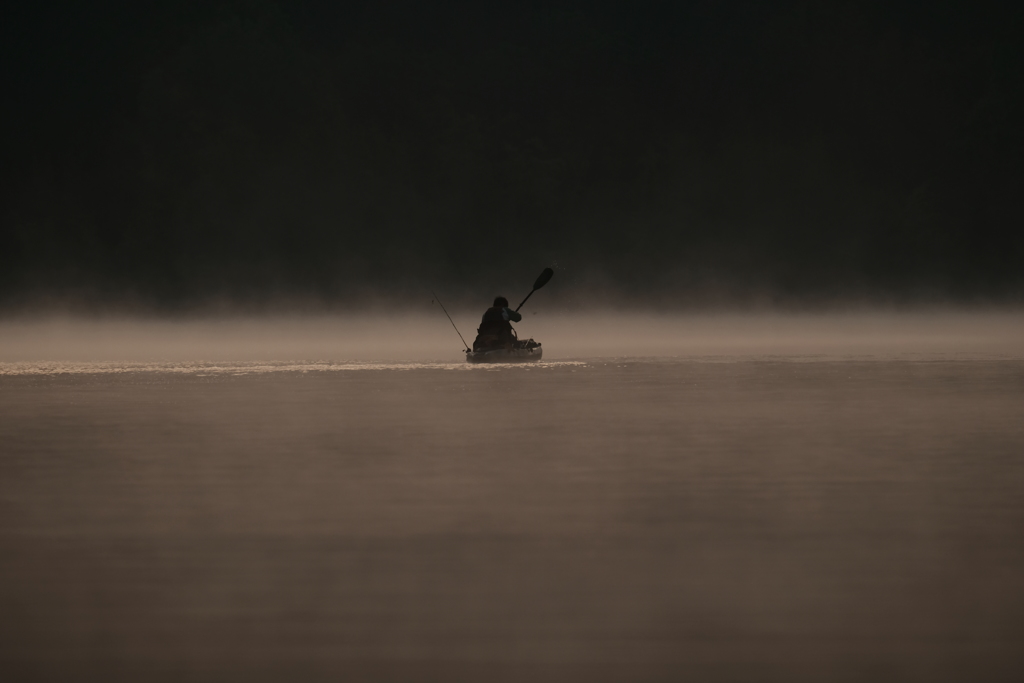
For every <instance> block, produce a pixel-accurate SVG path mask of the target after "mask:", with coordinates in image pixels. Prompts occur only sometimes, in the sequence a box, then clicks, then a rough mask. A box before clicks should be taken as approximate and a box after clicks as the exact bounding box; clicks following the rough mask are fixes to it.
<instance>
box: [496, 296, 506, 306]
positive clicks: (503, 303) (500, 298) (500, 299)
mask: <svg viewBox="0 0 1024 683" xmlns="http://www.w3.org/2000/svg"><path fill="white" fill-rule="evenodd" d="M494 305H495V306H496V307H498V308H508V299H506V298H505V297H503V296H498V297H495V298H494Z"/></svg>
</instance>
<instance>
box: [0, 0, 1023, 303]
mask: <svg viewBox="0 0 1024 683" xmlns="http://www.w3.org/2000/svg"><path fill="white" fill-rule="evenodd" d="M1021 8H1022V6H1021V5H1020V4H1018V3H1005V2H996V3H985V2H942V1H940V0H931V1H927V2H896V1H882V2H829V3H820V2H770V3H767V2H757V1H751V2H716V1H706V2H679V1H675V2H650V3H627V2H552V1H548V2H523V1H519V0H517V1H515V2H512V1H508V2H485V3H481V2H466V3H449V2H437V3H427V2H362V3H358V2H345V3H338V2H326V1H325V2H314V1H312V0H304V1H295V0H292V1H289V2H283V1H282V2H278V3H275V2H271V1H270V0H249V1H245V2H242V1H237V2H227V1H222V0H216V1H211V0H203V1H189V0H175V1H173V2H170V1H163V0H161V1H153V2H146V3H138V2H123V3H110V2H89V3H67V4H66V6H64V5H55V4H46V3H24V6H23V7H21V8H17V7H8V8H7V9H5V20H4V22H3V28H2V29H0V30H2V32H3V36H2V38H3V46H2V47H0V50H3V53H4V54H3V63H4V65H5V72H6V73H5V79H6V83H5V85H4V91H5V100H6V101H7V103H8V104H7V105H5V110H6V112H5V117H6V118H7V123H6V124H5V126H4V131H3V188H2V201H3V204H2V207H0V210H2V217H0V218H2V225H0V230H2V233H0V239H2V246H0V267H2V270H0V297H2V299H3V300H4V301H5V302H7V304H8V305H17V303H18V302H25V301H29V300H34V299H32V298H31V297H33V296H36V295H38V294H45V295H49V296H64V295H70V294H74V295H76V296H81V297H84V298H86V299H90V298H91V299H94V300H108V299H109V300H122V299H124V300H128V299H136V300H138V301H143V302H147V303H149V304H153V305H157V306H170V307H174V306H183V305H184V306H188V305H192V304H194V303H196V302H199V301H202V300H204V299H206V298H208V297H226V298H228V299H230V300H236V301H240V302H241V301H246V302H253V301H261V300H264V299H266V298H268V297H273V296H276V295H279V294H285V295H310V296H314V297H319V298H321V299H322V300H325V301H338V302H351V301H353V300H357V299H358V298H359V297H361V296H363V295H364V294H366V293H367V292H371V291H384V292H389V293H401V292H405V291H415V290H416V288H417V287H420V286H424V285H427V284H429V285H433V286H442V287H447V288H448V289H449V291H451V290H452V289H454V288H456V287H457V288H458V289H459V291H466V292H468V291H473V290H474V288H475V289H483V290H486V292H485V293H488V294H489V293H490V291H491V289H493V288H494V287H496V286H498V285H502V284H505V283H510V282H523V283H524V284H525V283H528V282H529V281H530V280H531V279H532V278H533V277H534V276H535V275H536V272H539V270H540V268H541V267H543V266H545V265H550V264H557V267H558V268H560V270H561V271H562V272H563V273H564V274H566V277H567V278H568V279H569V281H572V278H575V282H577V284H581V285H582V284H584V283H590V284H595V283H599V282H601V283H604V284H606V285H608V286H610V287H614V288H616V289H618V290H620V291H622V292H625V293H627V294H631V295H635V296H638V297H650V300H651V301H655V300H659V301H660V300H663V299H664V298H666V297H668V298H678V299H679V300H681V301H687V302H697V301H700V300H701V298H702V297H705V296H712V295H713V294H715V293H717V294H718V295H720V294H721V293H722V292H728V293H731V294H734V295H736V296H738V297H741V298H742V297H743V296H747V295H749V294H750V293H752V292H771V293H772V294H773V295H777V296H780V297H794V298H797V299H799V298H801V297H832V296H843V295H858V296H860V295H867V296H895V297H903V296H911V297H912V296H917V295H918V294H920V293H930V294H933V295H938V296H950V297H968V298H969V297H979V296H981V297H996V298H1000V297H1002V298H1005V297H1007V296H1011V297H1012V296H1016V295H1017V293H1019V292H1020V290H1021V286H1022V284H1024V269H1022V265H1024V237H1022V235H1024V232H1022V230H1021V229H1020V227H1021V226H1022V225H1024V171H1022V169H1021V163H1020V162H1021V159H1022V158H1024V154H1022V153H1024V144H1022V134H1024V133H1022V123H1024V117H1022V116H1021V114H1022V107H1024V95H1022V83H1024V78H1022V77H1024V64H1022V44H1024V43H1022V41H1021V40H1020V36H1021V35H1022V29H1024V23H1022V18H1024V11H1022V9H1021ZM535 271H536V272H535Z"/></svg>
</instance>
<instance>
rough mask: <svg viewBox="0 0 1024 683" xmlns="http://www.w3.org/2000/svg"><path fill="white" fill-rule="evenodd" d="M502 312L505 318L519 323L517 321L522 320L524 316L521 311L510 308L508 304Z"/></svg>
mask: <svg viewBox="0 0 1024 683" xmlns="http://www.w3.org/2000/svg"><path fill="white" fill-rule="evenodd" d="M501 314H502V316H504V318H505V320H509V321H511V322H514V323H517V322H519V321H520V320H522V319H523V316H522V314H521V313H516V312H515V311H513V310H512V309H511V308H509V307H507V306H506V307H505V309H504V310H503V311H502V312H501Z"/></svg>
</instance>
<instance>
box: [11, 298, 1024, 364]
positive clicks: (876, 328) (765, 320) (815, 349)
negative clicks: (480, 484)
mask: <svg viewBox="0 0 1024 683" xmlns="http://www.w3.org/2000/svg"><path fill="white" fill-rule="evenodd" d="M453 318H454V320H455V323H456V324H457V325H458V328H459V331H460V332H461V333H462V336H463V337H464V338H465V340H466V342H467V343H469V344H472V342H473V338H474V336H475V331H476V326H477V324H478V320H479V314H477V313H463V312H454V313H453ZM516 329H517V330H518V333H519V336H520V337H521V338H527V337H533V338H534V339H537V340H538V341H540V342H541V343H542V344H543V345H544V350H545V355H544V357H545V359H547V360H566V359H586V358H609V357H680V358H694V359H708V360H715V359H721V360H730V359H735V360H744V359H747V360H749V359H790V360H833V359H836V360H850V359H863V360H871V359H877V360H891V359H907V360H944V359H950V360H953V359H960V360H967V359H1020V358H1024V316H1022V315H1020V314H1018V313H1013V312H985V313H980V312H978V313H967V312H930V313H924V312H916V313H895V312H878V313H867V312H858V313H845V314H844V313H832V314H821V315H809V314H804V315H797V314H779V313H771V314H769V313H763V314H719V315H713V314H691V315H653V314H632V315H631V314H622V313H602V312H590V313H572V314H559V313H546V312H543V311H540V312H538V313H536V314H535V313H531V312H528V313H527V315H526V316H524V319H523V321H522V322H521V323H519V324H517V325H516ZM461 349H462V342H461V341H460V339H459V337H458V335H457V334H456V332H455V331H454V330H453V329H452V326H451V324H450V323H449V322H448V320H447V319H446V318H445V317H444V315H443V314H442V313H441V311H440V310H435V312H434V313H432V314H426V313H409V314H403V315H395V316H384V315H370V314H361V315H344V316H309V317H263V318H256V317H250V318H225V319H194V320H176V321H171V320H158V319H145V320H142V319H118V320H109V319H107V320H88V319H81V318H49V319H45V320H20V321H19V320H8V321H4V322H0V362H5V363H11V362H26V361H28V362H31V361H112V362H117V361H126V362H150V361H152V362H160V361H164V362H178V361H292V360H306V361H332V362H345V361H442V362H444V361H451V362H460V361H461V360H462V355H461Z"/></svg>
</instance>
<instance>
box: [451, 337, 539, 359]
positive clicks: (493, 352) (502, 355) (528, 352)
mask: <svg viewBox="0 0 1024 683" xmlns="http://www.w3.org/2000/svg"><path fill="white" fill-rule="evenodd" d="M531 341H532V340H531ZM533 343H534V344H536V345H535V346H528V347H523V348H513V349H488V350H486V351H467V352H466V361H467V362H469V363H530V362H533V361H538V360H540V359H541V357H542V356H543V355H544V349H542V348H541V346H540V343H538V342H533Z"/></svg>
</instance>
